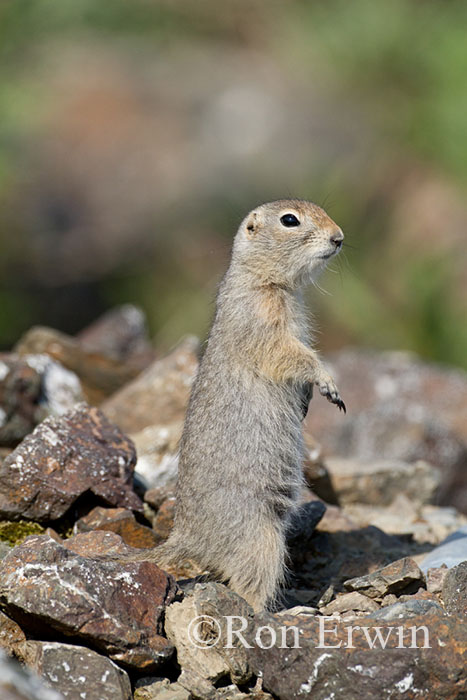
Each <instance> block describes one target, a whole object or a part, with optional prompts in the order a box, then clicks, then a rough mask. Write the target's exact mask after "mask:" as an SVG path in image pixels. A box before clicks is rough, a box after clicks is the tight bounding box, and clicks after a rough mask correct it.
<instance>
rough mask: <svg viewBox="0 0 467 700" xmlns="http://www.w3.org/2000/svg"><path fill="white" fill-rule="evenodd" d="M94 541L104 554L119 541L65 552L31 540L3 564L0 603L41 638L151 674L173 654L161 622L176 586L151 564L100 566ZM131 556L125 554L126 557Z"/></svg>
mask: <svg viewBox="0 0 467 700" xmlns="http://www.w3.org/2000/svg"><path fill="white" fill-rule="evenodd" d="M94 538H95V539H96V540H97V549H98V551H100V550H101V548H102V542H103V541H104V540H105V539H107V541H108V542H109V541H110V543H111V542H112V541H113V540H115V538H118V535H115V534H114V533H111V532H104V531H100V532H92V533H87V534H83V535H77V536H76V538H70V539H69V540H67V543H66V546H65V545H64V544H59V543H57V542H55V540H53V539H51V538H49V537H48V536H47V535H40V536H32V537H29V538H28V539H27V540H26V541H25V542H24V543H23V544H22V545H20V546H18V547H15V549H14V550H13V551H12V552H11V553H10V554H9V555H8V556H7V557H6V558H5V559H4V560H3V562H2V565H1V568H0V603H1V605H2V607H3V609H4V610H5V612H6V613H7V614H8V615H9V616H10V617H11V618H13V619H14V620H16V621H17V622H18V623H19V624H20V625H22V626H24V628H25V629H26V630H29V631H32V632H34V633H35V634H36V635H38V634H41V633H46V634H47V635H48V636H49V635H50V631H51V629H52V630H55V631H56V632H58V633H60V634H61V635H65V636H68V637H73V639H75V640H76V639H81V640H83V641H84V642H87V643H89V644H90V645H91V646H93V647H94V648H95V649H97V650H101V651H103V652H104V653H106V654H108V655H109V656H110V657H111V658H112V659H113V660H115V661H117V662H119V663H121V664H123V665H125V666H127V667H131V668H137V669H140V670H144V671H149V672H151V671H154V670H156V669H157V668H158V667H159V665H160V664H161V663H163V662H164V661H166V660H167V659H168V658H169V657H170V656H171V654H172V651H173V648H172V646H171V645H170V644H169V642H168V641H167V639H165V638H164V637H163V636H162V631H163V630H162V615H163V611H164V607H165V606H166V605H167V604H169V603H170V602H171V601H172V600H173V599H174V596H175V592H176V585H175V583H174V581H173V579H172V577H170V576H169V575H168V574H166V573H165V572H164V571H162V570H161V569H159V568H158V567H157V566H156V565H155V564H153V563H152V562H148V561H144V562H131V561H128V562H126V561H121V560H120V561H119V560H115V559H108V558H107V559H106V558H98V557H97V556H96V555H95V554H94V553H93V547H92V540H93V539H94ZM118 539H120V538H118ZM73 548H76V549H77V551H78V552H79V554H77V553H76V552H75V551H73ZM109 549H110V550H111V549H112V548H111V547H110V548H109ZM83 550H84V551H85V552H86V553H87V555H83ZM136 551H138V550H136ZM134 552H135V550H134V549H132V548H129V547H127V548H126V554H127V555H131V554H132V553H134Z"/></svg>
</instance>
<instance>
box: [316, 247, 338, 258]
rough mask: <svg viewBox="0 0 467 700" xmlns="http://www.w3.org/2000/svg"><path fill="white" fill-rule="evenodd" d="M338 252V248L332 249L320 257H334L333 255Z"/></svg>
mask: <svg viewBox="0 0 467 700" xmlns="http://www.w3.org/2000/svg"><path fill="white" fill-rule="evenodd" d="M337 252H338V249H336V250H331V252H330V253H325V254H324V255H320V256H319V257H320V258H321V260H328V259H329V258H332V256H333V255H335V254H336V253H337Z"/></svg>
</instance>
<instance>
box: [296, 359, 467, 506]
mask: <svg viewBox="0 0 467 700" xmlns="http://www.w3.org/2000/svg"><path fill="white" fill-rule="evenodd" d="M329 360H330V363H329V364H330V368H331V374H332V375H333V376H334V377H335V379H336V382H337V384H338V386H339V391H340V392H341V394H342V396H348V397H351V406H350V405H349V411H348V414H347V417H346V420H345V421H343V420H342V419H341V417H340V416H339V415H337V413H336V411H334V412H333V410H332V409H333V407H332V406H331V405H327V404H324V405H320V407H319V411H314V410H313V405H312V408H311V410H310V412H309V414H308V417H307V425H308V427H309V430H310V432H311V434H313V435H317V436H319V438H320V441H321V443H322V445H323V449H324V451H325V452H326V453H328V454H334V455H339V456H342V457H349V456H351V457H352V458H357V459H364V460H380V459H382V458H384V459H392V460H402V461H404V462H415V461H417V460H419V459H421V460H426V461H427V462H430V463H432V464H436V466H437V467H439V469H440V470H441V472H442V481H441V484H440V488H439V493H438V498H437V501H436V502H437V503H438V504H439V505H454V506H456V508H458V510H460V511H461V512H464V513H467V470H466V469H465V464H466V462H467V374H466V373H465V372H463V371H462V370H454V369H447V368H444V367H439V366H436V365H434V364H428V363H425V362H422V361H421V360H420V359H418V358H417V357H415V356H413V355H409V354H408V353H401V352H383V353H377V352H371V351H368V350H362V349H346V350H342V351H340V352H337V353H335V354H333V355H331V356H330V357H329ZM453 397H455V399H453ZM349 402H350V399H349ZM401 488H402V485H401Z"/></svg>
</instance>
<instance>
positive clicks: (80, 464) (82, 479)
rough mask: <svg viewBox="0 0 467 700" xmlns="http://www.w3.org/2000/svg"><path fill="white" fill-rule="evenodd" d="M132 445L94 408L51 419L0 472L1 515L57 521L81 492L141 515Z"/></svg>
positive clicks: (9, 457)
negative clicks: (92, 494) (135, 484)
mask: <svg viewBox="0 0 467 700" xmlns="http://www.w3.org/2000/svg"><path fill="white" fill-rule="evenodd" d="M135 461H136V455H135V450H134V447H133V445H132V443H131V441H130V440H129V439H128V438H126V437H125V436H124V435H123V434H122V433H121V432H120V430H119V429H118V428H117V427H116V426H115V425H112V424H111V423H110V422H109V421H108V420H107V418H106V417H105V416H104V415H103V414H102V413H101V412H100V411H99V409H97V408H90V407H88V406H86V405H85V404H79V405H78V406H77V407H76V408H74V409H73V410H71V411H69V412H68V413H66V414H65V415H64V416H61V417H59V418H54V417H50V418H47V419H46V420H45V421H43V423H41V424H40V425H39V426H38V427H37V428H36V429H35V431H34V432H33V433H32V434H31V435H28V437H27V438H25V439H24V440H23V442H22V443H21V445H19V446H18V447H17V448H16V450H15V451H14V452H12V453H11V455H9V456H8V457H7V458H6V459H5V460H4V462H3V464H2V465H1V466H0V515H1V516H3V517H6V518H10V519H19V518H27V519H30V520H38V521H44V520H45V521H46V520H55V519H56V518H59V517H60V516H62V515H63V514H64V513H65V512H66V511H67V510H68V508H69V507H70V506H71V504H72V503H73V502H74V501H75V500H76V499H77V498H78V496H80V495H81V494H82V493H84V492H85V491H91V492H92V493H94V494H95V495H96V496H98V497H100V498H102V499H103V500H104V501H105V502H106V503H109V504H111V505H114V506H125V507H128V508H132V509H133V510H138V511H140V512H142V509H143V507H142V503H141V501H140V499H139V498H138V496H137V495H136V494H135V493H134V491H133V490H132V478H133V470H134V464H135Z"/></svg>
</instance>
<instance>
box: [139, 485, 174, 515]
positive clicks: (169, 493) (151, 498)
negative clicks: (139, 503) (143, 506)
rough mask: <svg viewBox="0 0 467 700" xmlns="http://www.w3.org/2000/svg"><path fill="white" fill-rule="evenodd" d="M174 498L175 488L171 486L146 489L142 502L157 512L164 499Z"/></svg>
mask: <svg viewBox="0 0 467 700" xmlns="http://www.w3.org/2000/svg"><path fill="white" fill-rule="evenodd" d="M173 496H175V488H174V487H173V486H159V487H155V488H153V489H148V490H147V491H146V493H145V494H144V500H145V502H146V503H149V505H150V506H151V507H152V508H153V509H154V510H155V511H156V512H157V511H158V510H159V508H160V507H161V505H162V504H163V502H164V501H165V500H166V498H172V497H173Z"/></svg>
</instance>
